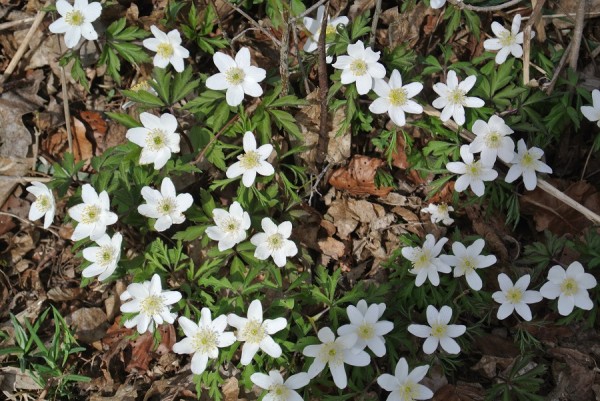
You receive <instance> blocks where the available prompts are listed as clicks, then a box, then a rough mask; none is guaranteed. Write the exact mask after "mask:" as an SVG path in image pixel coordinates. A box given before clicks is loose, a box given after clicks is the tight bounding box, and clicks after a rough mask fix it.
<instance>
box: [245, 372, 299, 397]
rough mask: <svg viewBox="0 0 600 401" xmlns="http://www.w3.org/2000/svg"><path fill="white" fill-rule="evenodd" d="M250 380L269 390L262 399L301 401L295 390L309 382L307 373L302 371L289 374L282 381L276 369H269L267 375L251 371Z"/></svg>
mask: <svg viewBox="0 0 600 401" xmlns="http://www.w3.org/2000/svg"><path fill="white" fill-rule="evenodd" d="M250 380H251V381H252V383H254V384H256V385H257V386H258V387H260V388H263V389H265V390H268V391H269V392H268V393H267V395H265V396H264V397H263V401H302V400H303V398H302V397H301V396H300V394H298V392H297V391H296V390H297V389H299V388H302V387H304V386H306V385H307V384H308V383H309V382H310V378H309V377H308V374H306V373H304V372H302V373H297V374H295V375H291V376H290V377H288V379H287V380H286V381H285V382H284V381H283V376H281V373H279V372H278V371H276V370H271V371H270V372H269V374H268V375H266V374H264V373H253V374H252V375H251V376H250Z"/></svg>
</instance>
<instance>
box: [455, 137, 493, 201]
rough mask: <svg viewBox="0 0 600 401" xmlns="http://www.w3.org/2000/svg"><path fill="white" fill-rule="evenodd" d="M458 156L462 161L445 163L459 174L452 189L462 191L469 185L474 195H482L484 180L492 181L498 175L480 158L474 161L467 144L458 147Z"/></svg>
mask: <svg viewBox="0 0 600 401" xmlns="http://www.w3.org/2000/svg"><path fill="white" fill-rule="evenodd" d="M460 157H461V158H462V159H463V162H464V163H463V162H450V163H448V164H446V168H447V169H448V171H450V172H452V173H456V174H461V176H460V177H458V179H457V180H456V184H455V185H454V189H455V190H456V191H457V192H462V191H464V190H465V189H467V188H468V187H471V189H472V190H473V192H474V193H475V195H477V196H482V195H483V194H484V192H485V185H484V183H483V182H484V181H494V180H495V179H496V177H498V172H497V171H496V170H494V169H493V168H492V166H489V165H487V164H485V163H483V162H482V161H481V160H477V161H475V158H474V156H473V153H471V151H470V150H469V145H462V146H461V147H460Z"/></svg>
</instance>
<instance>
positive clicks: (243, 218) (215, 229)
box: [206, 202, 250, 252]
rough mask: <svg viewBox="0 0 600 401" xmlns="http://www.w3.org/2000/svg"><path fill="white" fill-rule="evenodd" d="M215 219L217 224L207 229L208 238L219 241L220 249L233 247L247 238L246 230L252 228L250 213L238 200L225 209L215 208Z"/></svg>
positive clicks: (213, 212)
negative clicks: (245, 210) (227, 209)
mask: <svg viewBox="0 0 600 401" xmlns="http://www.w3.org/2000/svg"><path fill="white" fill-rule="evenodd" d="M212 214H213V219H214V220H215V224H216V226H211V227H208V228H207V229H206V235H208V238H210V239H212V240H215V241H219V245H218V246H219V251H221V252H223V251H224V250H226V249H231V248H233V247H234V246H235V245H236V244H239V243H240V242H242V241H243V240H245V239H246V230H247V229H249V228H250V215H249V214H248V212H244V209H242V206H240V204H239V203H238V202H233V203H232V204H231V206H229V212H228V211H226V210H225V209H213V211H212Z"/></svg>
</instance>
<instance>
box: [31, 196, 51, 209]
mask: <svg viewBox="0 0 600 401" xmlns="http://www.w3.org/2000/svg"><path fill="white" fill-rule="evenodd" d="M34 204H35V207H36V208H37V209H38V210H39V211H40V212H47V211H48V210H49V209H50V208H51V207H52V204H51V202H50V197H49V196H48V195H40V196H38V197H37V199H36V200H35V202H34Z"/></svg>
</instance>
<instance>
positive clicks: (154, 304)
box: [140, 295, 164, 316]
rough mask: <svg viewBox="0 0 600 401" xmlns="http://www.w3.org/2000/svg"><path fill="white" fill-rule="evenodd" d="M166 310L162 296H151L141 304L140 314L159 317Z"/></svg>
mask: <svg viewBox="0 0 600 401" xmlns="http://www.w3.org/2000/svg"><path fill="white" fill-rule="evenodd" d="M163 308H164V303H163V299H162V297H161V296H160V295H150V296H149V297H147V298H146V299H144V300H143V301H142V302H140V312H141V313H143V314H145V315H147V316H153V315H157V314H158V313H159V312H160V311H161V310H162V309H163Z"/></svg>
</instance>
